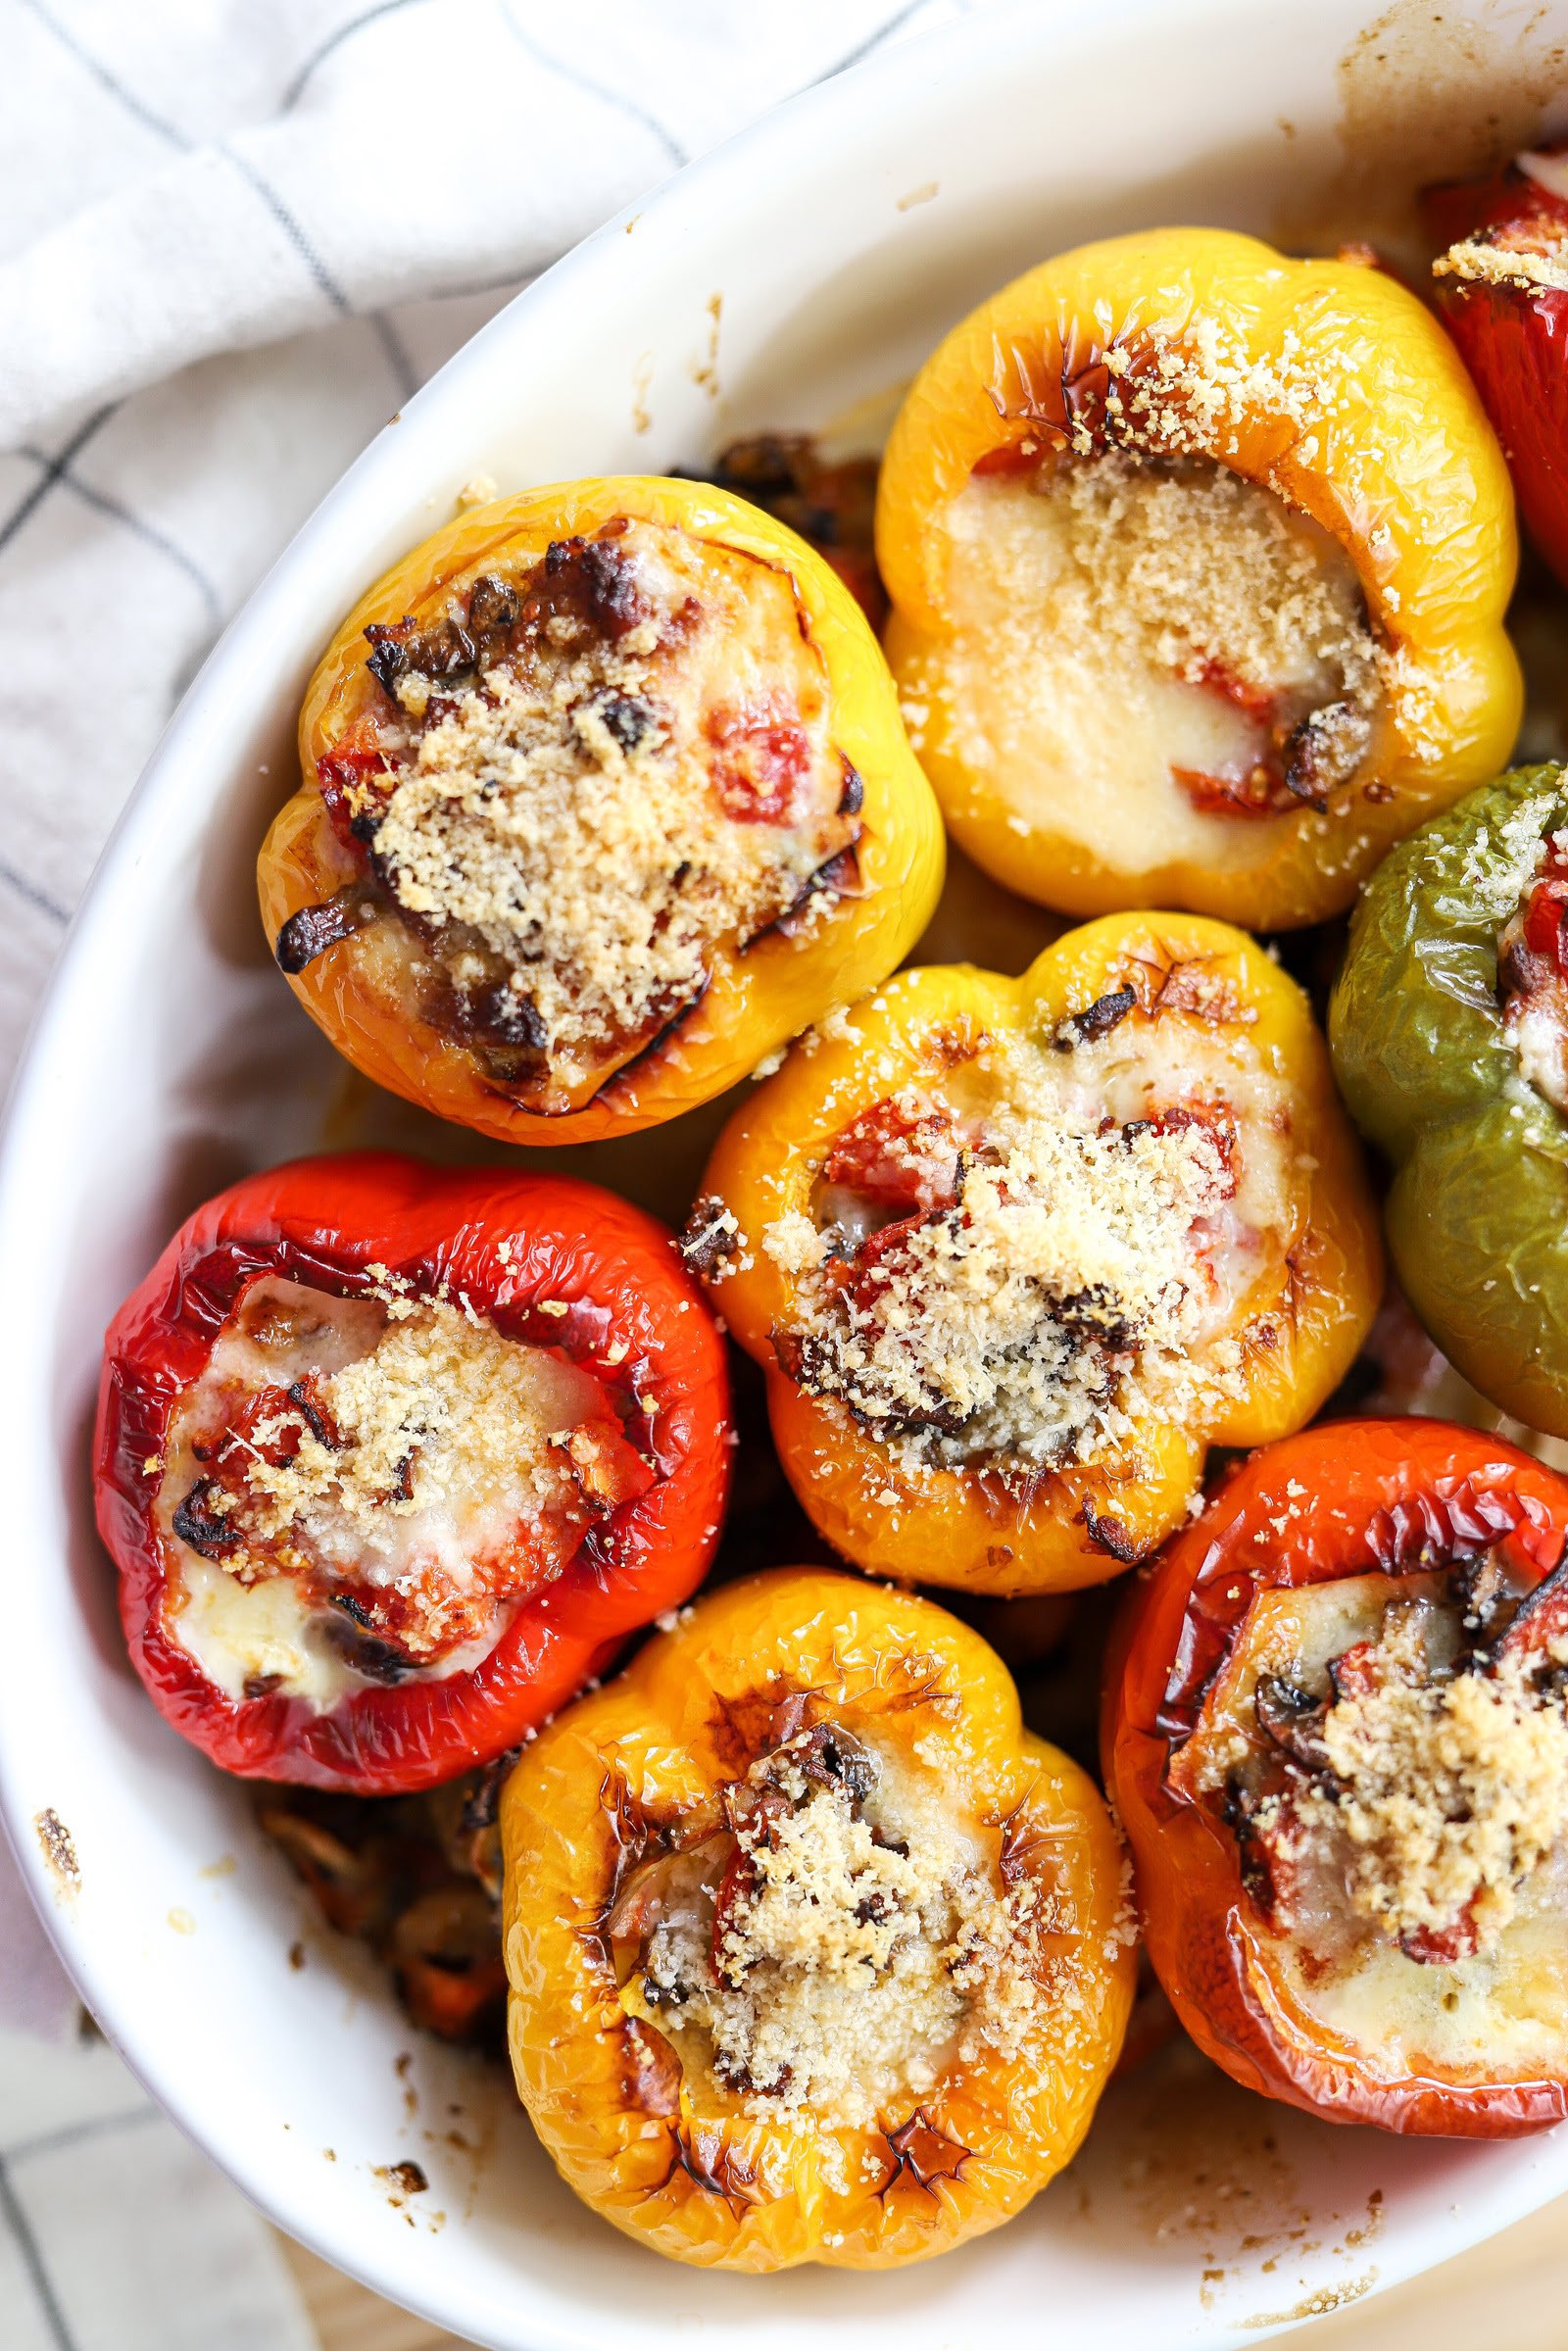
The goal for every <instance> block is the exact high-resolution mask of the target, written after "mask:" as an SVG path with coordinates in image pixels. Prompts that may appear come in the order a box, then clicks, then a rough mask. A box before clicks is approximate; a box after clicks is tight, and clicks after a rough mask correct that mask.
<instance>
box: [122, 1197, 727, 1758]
mask: <svg viewBox="0 0 1568 2351" xmlns="http://www.w3.org/2000/svg"><path fill="white" fill-rule="evenodd" d="M727 1434H728V1396H727V1384H726V1378H725V1371H724V1363H723V1351H722V1347H721V1345H720V1342H719V1339H718V1335H717V1333H716V1331H715V1330H714V1328H713V1324H712V1321H711V1316H710V1315H709V1313H708V1311H707V1309H706V1307H705V1305H704V1303H703V1301H702V1299H701V1298H700V1296H699V1295H698V1294H697V1292H696V1290H695V1288H694V1286H693V1285H692V1284H691V1283H690V1282H689V1280H688V1279H687V1277H686V1275H685V1274H684V1273H683V1271H682V1270H681V1267H680V1265H679V1263H678V1262H677V1260H676V1258H675V1255H674V1252H673V1249H672V1248H671V1246H670V1243H669V1238H668V1236H667V1234H665V1233H664V1232H663V1231H662V1228H661V1227H660V1226H658V1225H656V1224H655V1223H654V1222H653V1221H652V1219H651V1218H649V1217H646V1216H644V1215H643V1214H642V1213H641V1211H640V1210H637V1209H635V1208H632V1207H630V1206H628V1205H627V1204H626V1203H625V1202H624V1201H622V1200H615V1199H613V1197H612V1196H611V1195H610V1194H608V1193H603V1192H600V1191H598V1190H596V1189H595V1188H594V1187H592V1186H590V1185H586V1184H576V1183H570V1182H564V1181H553V1180H545V1179H536V1178H529V1177H517V1176H507V1175H500V1174H495V1173H491V1172H488V1171H487V1172H480V1173H473V1174H455V1173H442V1172H438V1171H436V1170H434V1169H430V1168H426V1167H422V1166H420V1165H418V1164H417V1162H415V1161H413V1160H404V1159H396V1158H392V1157H390V1156H380V1155H365V1156H363V1157H355V1156H351V1157H344V1158H337V1159H314V1160H310V1159H307V1160H299V1161H296V1162H294V1163H293V1164H292V1165H289V1166H285V1167H281V1168H274V1169H271V1170H270V1171H268V1172H267V1173H265V1174H263V1175H259V1176H253V1177H250V1178H248V1179H247V1180H246V1181H245V1182H243V1183H241V1184H238V1185H235V1186H234V1187H233V1188H232V1190H230V1191H228V1192H225V1193H222V1194H221V1195H220V1196H219V1198H218V1199H216V1200H212V1201H209V1203H208V1204H207V1205H206V1206H205V1207H204V1208H201V1209H199V1210H198V1211H197V1213H196V1214H195V1215H194V1216H193V1217H191V1218H190V1220H189V1221H188V1222H187V1223H186V1224H185V1225H184V1226H183V1227H182V1228H181V1230H180V1231H179V1232H178V1233H177V1234H176V1235H175V1237H174V1239H173V1240H172V1242H171V1244H170V1246H169V1248H168V1249H166V1251H165V1252H164V1255H163V1256H162V1258H161V1259H160V1260H159V1262H158V1264H157V1265H156V1266H155V1267H154V1269H153V1271H152V1272H151V1273H150V1274H149V1275H148V1277H147V1279H146V1281H145V1282H144V1283H143V1284H142V1285H141V1287H140V1288H139V1289H138V1290H137V1291H136V1292H135V1293H134V1295H133V1296H132V1297H131V1298H129V1299H128V1300H127V1301H126V1303H125V1305H124V1306H123V1307H122V1309H121V1311H120V1313H119V1314H118V1315H117V1316H116V1318H115V1321H114V1323H113V1324H112V1326H111V1328H110V1331H109V1335H108V1339H107V1342H106V1347H105V1357H104V1370H103V1381H102V1387H101V1391H100V1400H99V1412H98V1433H97V1443H96V1456H95V1460H96V1482H97V1496H98V1520H99V1526H100V1529H101V1531H102V1533H103V1537H104V1540H105V1542H106V1543H107V1544H108V1545H109V1548H110V1550H111V1552H112V1553H113V1555H114V1557H115V1560H116V1563H117V1565H118V1566H119V1568H120V1572H121V1607H122V1615H123V1622H124V1626H125V1632H126V1636H127V1639H128V1641H129V1644H130V1651H131V1656H132V1659H133V1661H134V1663H135V1665H136V1669H137V1671H138V1672H139V1673H140V1675H141V1677H142V1679H143V1681H144V1682H145V1683H146V1685H147V1688H148V1690H150V1692H151V1694H152V1696H153V1699H154V1701H155V1703H156V1704H157V1705H158V1707H159V1708H160V1710H161V1711H162V1712H163V1713H164V1714H165V1715H166V1716H167V1717H168V1719H169V1720H170V1721H171V1722H172V1724H173V1725H174V1727H175V1728H176V1730H178V1731H180V1732H181V1733H182V1734H183V1735H184V1736H185V1737H186V1738H187V1739H191V1740H192V1741H193V1743H194V1744H196V1745H197V1746H199V1747H201V1748H202V1749H203V1750H204V1751H205V1752H206V1753H207V1754H208V1755H210V1756H211V1757H212V1758H213V1760H214V1761H215V1762H217V1763H220V1764H221V1765H222V1766H223V1767H224V1768H225V1769H226V1770H228V1771H233V1772H240V1773H244V1774H247V1775H254V1776H259V1777H262V1778H267V1779H273V1780H294V1781H303V1782H307V1783H310V1784H313V1785H314V1786H316V1787H319V1788H345V1789H354V1790H358V1791H360V1792H362V1793H370V1794H374V1793H384V1792H392V1791H397V1790H403V1789H411V1788H423V1787H428V1786H430V1785H432V1784H433V1783H436V1782H439V1781H442V1780H447V1779H451V1778H452V1777H453V1776H454V1775H455V1774H456V1773H458V1772H461V1771H463V1770H465V1769H466V1768H467V1767H468V1766H469V1765H471V1764H474V1763H479V1762H484V1761H486V1760H488V1759H489V1758H491V1757H493V1756H495V1755H497V1754H500V1753H501V1752H502V1751H503V1750H504V1749H506V1748H508V1747H510V1746H513V1745H515V1743H516V1741H517V1740H518V1739H520V1738H521V1737H522V1735H523V1733H524V1731H525V1730H527V1729H528V1728H530V1727H531V1726H532V1725H533V1724H534V1723H536V1722H538V1721H539V1720H540V1719H541V1718H542V1717H543V1716H545V1715H546V1714H548V1713H549V1711H550V1710H551V1708H552V1707H554V1706H556V1705H558V1704H560V1703H561V1702H562V1701H563V1700H564V1699H565V1698H567V1697H569V1696H570V1695H571V1693H572V1691H573V1690H576V1689H577V1688H578V1686H579V1685H580V1684H581V1683H582V1682H583V1681H585V1680H586V1679H587V1678H588V1676H589V1675H590V1674H591V1673H593V1672H595V1671H596V1670H597V1669H598V1667H599V1666H600V1665H601V1664H602V1663H604V1662H605V1660H606V1659H607V1658H608V1657H609V1656H611V1655H612V1654H613V1650H614V1648H615V1646H616V1644H617V1642H618V1641H620V1640H621V1639H622V1638H624V1636H625V1635H627V1634H628V1633H630V1632H632V1631H633V1630H635V1629H636V1628H637V1627H639V1626H641V1625H644V1624H646V1623H647V1622H648V1621H649V1619H650V1618H651V1617H653V1616H655V1615H657V1614H658V1613H659V1611H660V1610H661V1609H662V1608H666V1607H668V1606H670V1605H672V1604H673V1603H674V1602H676V1601H678V1600H680V1599H683V1598H684V1597H685V1595H686V1594H687V1593H688V1592H690V1591H691V1590H692V1589H693V1588H694V1587H695V1586H696V1585H697V1584H698V1583H699V1582H700V1581H701V1579H702V1576H703V1574H704V1572H705V1571H706V1569H707V1566H708V1563H709V1561H710V1559H711V1556H712V1553H713V1548H714V1545H715V1543H716V1541H717V1536H718V1528H719V1521H720V1519H721V1516H722V1512H723V1502H724V1495H725V1490H726V1483H727V1477H728V1447H727V1443H726V1440H727Z"/></svg>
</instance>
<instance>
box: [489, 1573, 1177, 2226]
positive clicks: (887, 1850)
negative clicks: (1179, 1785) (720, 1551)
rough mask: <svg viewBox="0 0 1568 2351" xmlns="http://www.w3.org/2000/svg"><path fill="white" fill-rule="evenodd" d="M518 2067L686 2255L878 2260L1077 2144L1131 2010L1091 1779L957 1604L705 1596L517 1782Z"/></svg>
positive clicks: (553, 2124)
mask: <svg viewBox="0 0 1568 2351" xmlns="http://www.w3.org/2000/svg"><path fill="white" fill-rule="evenodd" d="M501 1831H502V1850H503V1855H504V1861H505V1897H504V1898H505V1932H506V1956H507V1967H508V1973H509V1976H510V1979H511V1984H512V1996H511V2010H510V2018H511V2043H512V2056H513V2064H514V2068H515V2074H516V2080H517V2087H518V2090H519V2092H520V2094H521V2097H522V2099H523V2102H524V2104H525V2105H526V2107H527V2109H528V2113H529V2116H530V2118H531V2120H532V2122H533V2124H534V2127H535V2129H536V2130H537V2131H538V2132H539V2135H540V2137H541V2139H542V2140H543V2141H544V2144H545V2146H546V2147H547V2148H548V2150H549V2152H550V2153H551V2155H552V2156H553V2157H554V2158H555V2161H556V2163H557V2165H558V2166H559V2167H560V2169H561V2171H562V2173H563V2175H564V2178H565V2180H567V2181H568V2183H569V2184H570V2185H571V2186H572V2187H573V2188H574V2189H575V2190H576V2192H577V2193H578V2195H580V2196H581V2197H583V2198H584V2199H585V2201H586V2202H588V2203H589V2204H591V2205H592V2206H593V2207H594V2208H595V2209H596V2210H597V2211H599V2212H600V2213H602V2214H603V2215H604V2217H605V2218H606V2219H607V2220H610V2221H613V2223H614V2224H615V2226H616V2227H617V2228H619V2229H624V2230H625V2231H626V2232H627V2233H628V2234H629V2235H632V2236H635V2237H637V2238H639V2239H640V2240H641V2241H642V2242H644V2243H645V2244H649V2245H652V2246H654V2247H655V2248H657V2249H658V2250H659V2251H660V2252H662V2253H665V2254H670V2255H673V2256H674V2257H675V2258H676V2259H677V2260H681V2261H689V2262H694V2263H699V2264H703V2265H709V2266H721V2267H726V2268H732V2269H740V2270H754V2271H756V2270H777V2269H783V2268H786V2267H789V2266H791V2265H793V2264H795V2263H798V2262H803V2261H819V2262H824V2263H829V2264H833V2265H838V2266H845V2267H849V2268H856V2269H865V2268H879V2267H884V2266H887V2265H889V2264H892V2263H896V2262H904V2261H912V2260H917V2259H920V2258H923V2257H924V2256H926V2255H928V2254H933V2253H939V2252H943V2251H945V2250H947V2249H948V2248H950V2247H952V2246H954V2245H956V2244H959V2243H961V2242H962V2241H963V2240H964V2239H966V2238H968V2237H970V2236H974V2235H977V2234H979V2233H980V2232H981V2231H982V2230H985V2229H992V2228H995V2227H996V2226H997V2225H998V2224H999V2223H1000V2222H1003V2221H1005V2220H1007V2219H1009V2218H1010V2217H1011V2215H1012V2214H1014V2213H1015V2212H1017V2211H1018V2210H1019V2209H1020V2208H1021V2207H1022V2206H1023V2205H1024V2204H1026V2203H1027V2202H1028V2201H1029V2199H1030V2198H1031V2197H1032V2196H1034V2195H1035V2194H1036V2193H1037V2192H1038V2190H1039V2189H1040V2188H1042V2187H1043V2186H1045V2184H1046V2182H1047V2181H1048V2180H1051V2179H1052V2178H1053V2177H1054V2174H1055V2173H1056V2172H1057V2171H1059V2170H1060V2169H1061V2167H1062V2165H1063V2164H1065V2163H1066V2162H1067V2161H1068V2160H1069V2159H1070V2157H1071V2155H1072V2153H1073V2151H1074V2149H1075V2148H1076V2147H1077V2145H1078V2142H1079V2140H1080V2139H1081V2138H1082V2136H1083V2133H1084V2131H1086V2130H1087V2128H1088V2125H1089V2121H1090V2117H1091V2115H1092V2113H1093V2111H1094V2106H1095V2103H1096V2100H1097V2098H1098V2097H1099V2094H1100V2091H1101V2089H1102V2088H1103V2084H1104V2082H1105V2080H1106V2078H1107V2076H1108V2074H1109V2072H1110V2069H1111V2067H1112V2065H1113V2064H1114V2062H1115V2057H1116V2052H1117V2049H1118V2047H1119V2045H1120V2042H1121V2037H1122V2033H1123V2031H1124V2029H1125V2026H1126V2021H1127V2014H1128V2009H1129V2006H1130V2004H1131V1997H1132V1978H1133V1963H1132V1952H1131V1949H1130V1947H1129V1943H1130V1937H1129V1936H1128V1934H1127V1930H1126V1925H1125V1921H1124V1917H1123V1911H1122V1892H1121V1878H1122V1870H1121V1862H1120V1854H1119V1848H1118V1845H1117V1842H1116V1838H1115V1836H1114V1833H1113V1831H1112V1829H1111V1826H1110V1822H1109V1820H1108V1818H1107V1816H1106V1813H1105V1810H1104V1807H1103V1803H1102V1802H1101V1799H1100V1796H1099V1793H1098V1791H1097V1790H1096V1789H1095V1788H1094V1787H1093V1785H1092V1784H1091V1782H1090V1781H1089V1780H1088V1779H1087V1778H1086V1776H1085V1775H1084V1774H1083V1773H1082V1772H1081V1771H1079V1770H1078V1768H1077V1766H1076V1765H1074V1764H1072V1763H1070V1762H1069V1761H1068V1760H1067V1758H1066V1757H1065V1756H1063V1755H1061V1754H1058V1753H1057V1752H1056V1751H1055V1750H1054V1748H1051V1747H1049V1746H1047V1745H1045V1744H1044V1743H1043V1742H1042V1741H1041V1740H1039V1739H1034V1738H1032V1737H1031V1736H1030V1735H1029V1734H1028V1733H1026V1732H1025V1731H1023V1729H1022V1728H1021V1726H1020V1722H1019V1717H1018V1704H1017V1698H1016V1694H1015V1693H1014V1690H1013V1688H1012V1685H1011V1683H1010V1681H1009V1680H1008V1677H1007V1674H1006V1672H1005V1668H1004V1667H1003V1665H1002V1664H1001V1661H1000V1660H999V1659H998V1658H997V1657H996V1656H995V1654H994V1653H993V1652H992V1651H991V1650H990V1649H988V1648H987V1647H986V1645H985V1643H984V1642H983V1641H981V1640H980V1639H979V1638H978V1636H976V1635H975V1634H973V1633H971V1632H969V1631H968V1630H967V1628H965V1627H964V1626H962V1625H960V1624H958V1623H957V1622H956V1620H955V1619H954V1618H953V1617H951V1616H948V1615H947V1614H945V1613H944V1612H943V1611H942V1610H941V1609H938V1608H935V1607H933V1606H932V1605H931V1603H930V1602H929V1601H926V1600H920V1599H915V1598H912V1597H910V1596H909V1595H907V1594H902V1593H897V1592H884V1591H877V1590H873V1589H872V1588H870V1587H868V1586H866V1585H864V1584H862V1583H860V1582H858V1581H857V1580H855V1579H852V1578H849V1577H844V1576H836V1575H830V1574H827V1573H825V1572H821V1571H813V1570H789V1569H786V1570H781V1571H779V1572H777V1573H775V1574H772V1575H767V1576H761V1577H757V1578H754V1579H752V1580H750V1581H749V1582H746V1583H743V1584H739V1585H734V1586H732V1587H730V1588H729V1589H728V1590H726V1591H723V1592H717V1593H715V1594H713V1595H711V1596H709V1597H707V1598H704V1599H702V1600H700V1601H698V1602H697V1604H696V1606H695V1607H694V1608H692V1609H689V1610H684V1611H682V1613H681V1617H680V1620H679V1622H678V1624H677V1625H676V1626H675V1628H674V1629H673V1630H672V1631H669V1632H667V1633H664V1634H662V1635H661V1636H659V1637H657V1638H656V1639H655V1640H654V1641H651V1642H650V1643H649V1645H648V1646H647V1647H646V1648H645V1649H644V1650H643V1651H642V1652H641V1653H640V1655H639V1656H638V1657H637V1658H636V1660H635V1661H634V1662H633V1664H632V1665H631V1666H630V1667H629V1668H628V1669H627V1671H626V1673H625V1674H624V1675H623V1676H622V1677H621V1678H620V1680H619V1681H618V1682H616V1683H615V1684H613V1686H612V1687H610V1688H608V1689H606V1690H602V1691H600V1692H598V1693H597V1694H596V1695H593V1696H591V1697H588V1698H585V1699H583V1700H581V1701H580V1702H579V1703H578V1704H577V1705H575V1706H573V1707H572V1708H571V1709H570V1710H569V1711H568V1712H567V1713H566V1714H565V1715H564V1716H563V1717H562V1718H561V1719H560V1720H559V1721H558V1722H556V1723H555V1724H553V1725H552V1726H551V1728H550V1729H549V1730H547V1731H546V1732H544V1733H542V1734H541V1736H540V1737H539V1739H537V1740H536V1741H535V1742H534V1744H533V1745H531V1746H530V1747H529V1748H528V1749H527V1751H526V1753H525V1754H524V1755H523V1757H522V1758H521V1760H520V1761H519V1763H518V1764H517V1766H516V1768H515V1771H514V1772H513V1774H512V1776H511V1778H510V1780H509V1781H508V1783H507V1786H506V1788H505V1790H504V1792H503V1797H502V1814H501Z"/></svg>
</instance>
